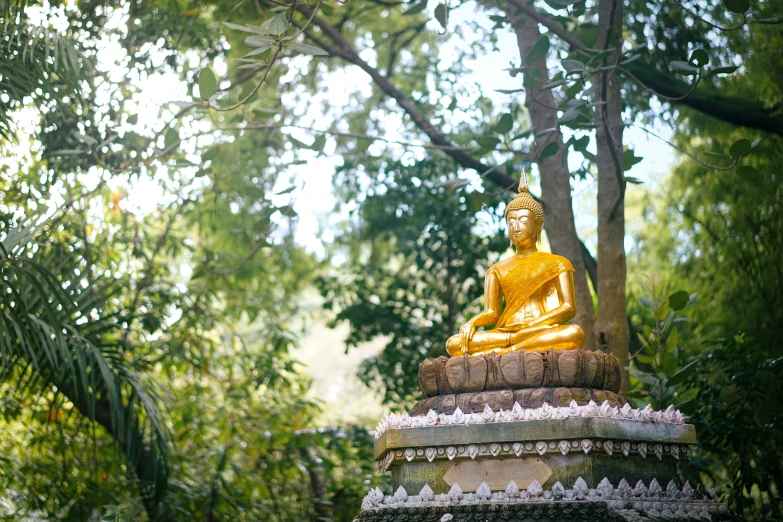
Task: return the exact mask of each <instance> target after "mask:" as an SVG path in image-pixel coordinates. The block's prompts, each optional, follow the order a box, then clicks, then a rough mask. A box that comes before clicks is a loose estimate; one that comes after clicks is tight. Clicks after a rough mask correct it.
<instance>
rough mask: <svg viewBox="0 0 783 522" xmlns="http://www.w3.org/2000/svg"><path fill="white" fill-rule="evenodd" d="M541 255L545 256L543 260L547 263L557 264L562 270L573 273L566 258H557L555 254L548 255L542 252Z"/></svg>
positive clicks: (571, 266) (572, 268)
mask: <svg viewBox="0 0 783 522" xmlns="http://www.w3.org/2000/svg"><path fill="white" fill-rule="evenodd" d="M542 254H545V255H546V257H545V258H543V259H545V260H546V261H547V262H548V263H551V264H558V265H560V268H561V269H562V270H568V271H571V272H573V271H574V267H573V265H572V264H571V261H569V260H568V258H567V257H563V256H558V255H557V254H550V253H549V252H542Z"/></svg>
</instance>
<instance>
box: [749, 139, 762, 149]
mask: <svg viewBox="0 0 783 522" xmlns="http://www.w3.org/2000/svg"><path fill="white" fill-rule="evenodd" d="M759 143H761V138H756V139H755V140H753V143H751V144H750V148H751V149H755V148H756V147H758V146H759Z"/></svg>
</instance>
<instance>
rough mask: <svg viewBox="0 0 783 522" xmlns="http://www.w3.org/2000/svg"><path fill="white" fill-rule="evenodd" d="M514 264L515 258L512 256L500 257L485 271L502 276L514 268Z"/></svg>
mask: <svg viewBox="0 0 783 522" xmlns="http://www.w3.org/2000/svg"><path fill="white" fill-rule="evenodd" d="M515 265H516V260H515V259H514V257H513V256H512V257H507V258H506V259H501V260H500V261H498V262H497V263H495V264H494V265H492V266H491V267H489V270H488V271H487V273H491V272H495V273H496V274H497V275H498V276H500V277H502V276H504V275H505V274H506V273H507V272H508V271H509V270H511V269H512V268H514V266H515Z"/></svg>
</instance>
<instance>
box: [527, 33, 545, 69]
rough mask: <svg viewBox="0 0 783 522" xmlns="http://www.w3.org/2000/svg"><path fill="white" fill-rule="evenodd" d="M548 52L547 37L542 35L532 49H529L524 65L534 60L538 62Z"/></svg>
mask: <svg viewBox="0 0 783 522" xmlns="http://www.w3.org/2000/svg"><path fill="white" fill-rule="evenodd" d="M548 52H549V37H548V36H546V35H544V36H542V37H541V38H540V39H539V40H538V41H537V42H536V43H534V44H533V47H531V48H530V51H528V53H527V55H526V56H525V63H527V64H531V63H533V62H535V61H536V60H539V59H541V58H543V57H544V56H546V54H547V53H548Z"/></svg>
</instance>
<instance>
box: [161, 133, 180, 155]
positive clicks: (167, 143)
mask: <svg viewBox="0 0 783 522" xmlns="http://www.w3.org/2000/svg"><path fill="white" fill-rule="evenodd" d="M178 142H179V133H178V132H177V129H174V128H170V129H169V130H167V131H166V134H165V136H163V147H164V148H165V149H168V148H170V147H173V149H172V150H175V149H176V147H174V145H176V144H177V143H178Z"/></svg>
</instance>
